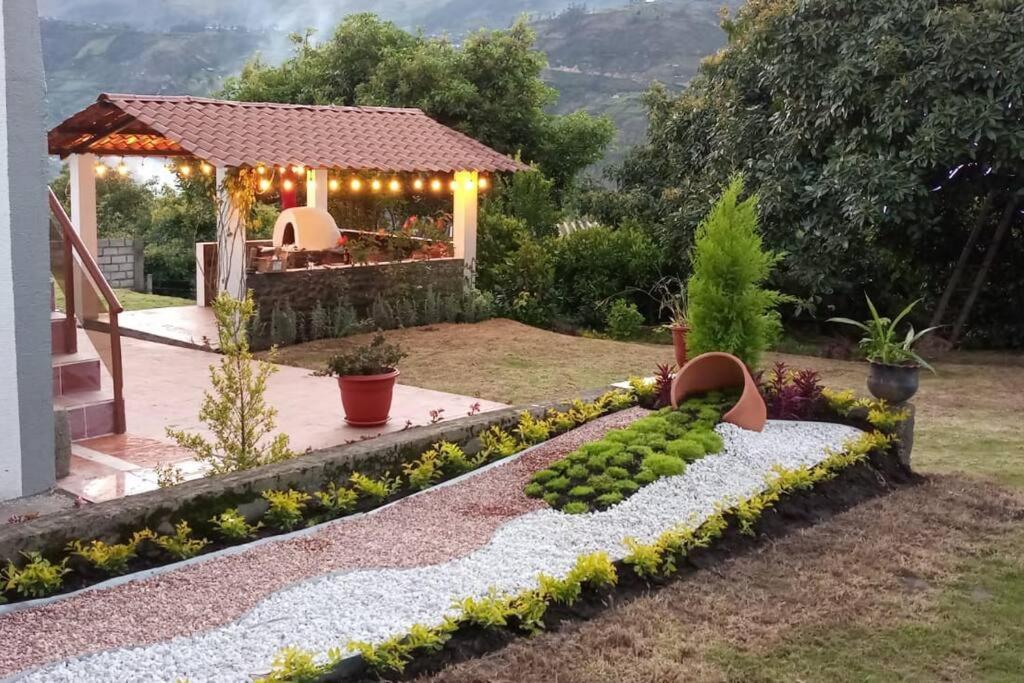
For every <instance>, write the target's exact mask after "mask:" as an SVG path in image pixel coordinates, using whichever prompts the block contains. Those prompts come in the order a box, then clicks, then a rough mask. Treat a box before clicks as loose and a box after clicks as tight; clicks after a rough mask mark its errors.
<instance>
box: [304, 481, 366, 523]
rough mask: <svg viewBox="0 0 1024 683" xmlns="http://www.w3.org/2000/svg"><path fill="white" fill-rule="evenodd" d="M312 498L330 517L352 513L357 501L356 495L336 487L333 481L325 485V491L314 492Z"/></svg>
mask: <svg viewBox="0 0 1024 683" xmlns="http://www.w3.org/2000/svg"><path fill="white" fill-rule="evenodd" d="M313 497H315V498H316V499H317V502H319V503H320V505H321V506H322V507H323V508H324V510H326V511H327V514H328V515H330V516H331V517H340V516H342V515H347V514H348V513H350V512H352V511H353V510H355V508H356V502H357V501H358V500H359V494H358V493H356V492H355V491H353V490H352V489H350V488H347V487H345V486H338V484H337V483H335V482H333V481H332V482H331V483H329V484H328V485H327V488H326V489H325V490H323V491H316V492H314V493H313Z"/></svg>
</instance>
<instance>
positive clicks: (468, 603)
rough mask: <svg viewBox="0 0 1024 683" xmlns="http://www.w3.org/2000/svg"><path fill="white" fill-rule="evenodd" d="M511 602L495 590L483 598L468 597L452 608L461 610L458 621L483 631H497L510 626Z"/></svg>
mask: <svg viewBox="0 0 1024 683" xmlns="http://www.w3.org/2000/svg"><path fill="white" fill-rule="evenodd" d="M510 603H511V600H510V599H509V598H508V597H507V596H503V595H499V594H498V593H497V592H496V591H495V590H494V589H493V588H492V589H491V590H490V591H488V593H487V595H485V596H484V597H482V598H474V597H468V598H465V599H464V600H462V601H460V602H456V603H455V604H454V605H452V607H454V608H456V609H458V610H459V616H458V617H457V620H458V621H459V622H462V623H466V624H470V625H472V626H477V627H479V628H483V629H496V628H499V627H501V626H505V625H507V624H508V621H507V618H508V613H509V607H510Z"/></svg>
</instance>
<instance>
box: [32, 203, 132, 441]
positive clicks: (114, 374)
mask: <svg viewBox="0 0 1024 683" xmlns="http://www.w3.org/2000/svg"><path fill="white" fill-rule="evenodd" d="M49 201H50V214H51V217H52V219H53V220H54V221H55V223H56V225H55V226H53V225H52V226H51V239H54V240H56V241H58V242H60V245H61V248H60V250H59V252H55V251H53V250H51V267H52V271H53V276H54V280H55V281H56V282H57V285H58V286H59V287H60V288H61V290H62V292H63V294H64V325H65V328H64V330H65V339H67V340H68V344H69V347H68V350H69V351H72V352H74V351H75V350H76V348H77V339H78V332H77V326H78V322H81V323H82V327H83V328H85V329H86V332H87V333H89V335H90V338H91V339H92V340H93V341H94V345H95V346H96V350H97V352H98V353H99V356H100V359H101V360H102V361H103V363H104V364H105V365H106V366H107V370H108V371H109V372H110V377H111V380H112V382H113V388H114V432H115V433H116V434H124V432H125V430H126V425H125V410H124V367H123V363H122V359H121V329H120V327H119V325H118V314H120V313H121V312H122V311H124V307H122V306H121V302H120V301H119V300H118V298H117V294H116V293H115V292H114V290H113V288H112V287H111V286H110V283H109V282H107V279H106V278H105V277H104V276H103V272H102V271H101V270H100V267H99V265H98V264H97V263H96V259H95V257H94V256H93V255H92V254H91V253H90V252H89V250H88V248H86V246H85V244H84V243H83V242H82V238H81V236H79V234H78V231H77V230H75V227H74V225H73V224H72V223H71V219H70V218H69V217H68V214H67V212H66V211H64V207H63V206H62V205H61V203H60V200H59V199H57V195H55V194H54V193H53V190H50V191H49ZM58 259H59V261H58ZM79 284H88V285H91V290H92V291H80V290H79V289H78V285H79ZM83 289H84V287H83ZM97 295H98V296H97ZM83 302H89V303H83ZM97 304H98V305H105V306H106V310H107V316H108V320H107V325H106V330H105V331H104V332H103V333H102V337H94V336H93V334H99V333H98V332H97V331H96V330H93V331H92V332H91V333H90V330H89V329H88V323H89V319H91V318H96V317H98V316H95V315H92V313H91V312H89V311H86V310H80V308H85V309H90V308H96V309H97V310H98V305H97Z"/></svg>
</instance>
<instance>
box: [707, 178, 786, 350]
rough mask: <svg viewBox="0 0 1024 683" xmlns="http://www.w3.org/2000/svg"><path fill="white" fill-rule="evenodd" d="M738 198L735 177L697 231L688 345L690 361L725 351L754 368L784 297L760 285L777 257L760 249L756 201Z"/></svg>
mask: <svg viewBox="0 0 1024 683" xmlns="http://www.w3.org/2000/svg"><path fill="white" fill-rule="evenodd" d="M742 193H743V179H742V178H741V177H737V178H735V179H733V180H732V182H731V183H730V184H729V187H728V188H727V189H726V191H725V193H724V194H723V195H722V198H721V199H720V200H719V201H718V203H717V204H716V205H715V208H714V209H712V211H711V213H710V214H709V215H708V217H707V218H706V219H705V220H704V221H703V222H702V223H701V224H700V226H699V227H698V228H697V236H696V245H695V246H694V250H693V275H692V276H691V277H690V281H689V284H688V285H687V293H688V297H689V300H688V305H687V310H688V315H689V320H690V325H691V328H690V332H689V334H688V336H687V344H688V346H689V348H690V353H691V354H692V355H694V356H697V355H700V354H702V353H707V352H708V351H724V352H726V353H731V354H733V355H734V356H737V357H738V358H739V359H740V360H742V361H743V362H744V363H746V364H747V366H748V367H751V368H753V367H757V364H758V361H759V360H760V358H761V353H762V352H763V351H765V350H766V349H767V348H768V347H769V346H770V345H771V344H773V343H774V342H775V340H776V339H777V338H778V336H779V333H780V332H781V330H782V325H781V323H780V321H779V315H778V313H777V312H776V310H775V309H776V307H777V306H778V305H779V304H780V303H781V302H782V301H783V300H784V298H783V297H782V295H780V294H779V293H778V292H775V291H773V290H770V289H765V288H764V287H763V286H762V285H763V283H764V282H765V281H766V280H767V279H768V276H769V275H770V274H771V271H772V269H773V268H774V267H775V265H776V264H777V263H778V261H779V259H780V258H781V257H780V256H779V255H777V254H775V253H772V252H770V251H766V250H765V249H764V248H763V246H762V243H761V235H760V234H759V232H758V228H757V221H758V198H757V196H756V195H755V196H753V197H750V198H748V199H746V200H745V201H742V202H741V201H739V197H740V195H741V194H742Z"/></svg>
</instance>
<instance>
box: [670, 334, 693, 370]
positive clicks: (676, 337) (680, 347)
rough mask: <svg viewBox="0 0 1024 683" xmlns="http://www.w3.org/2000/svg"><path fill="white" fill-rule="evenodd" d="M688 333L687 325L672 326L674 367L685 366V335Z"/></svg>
mask: <svg viewBox="0 0 1024 683" xmlns="http://www.w3.org/2000/svg"><path fill="white" fill-rule="evenodd" d="M689 331H690V326H689V325H673V326H672V347H673V348H674V349H675V352H676V367H677V368H681V367H683V366H684V365H686V334H687V333H688V332H689Z"/></svg>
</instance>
